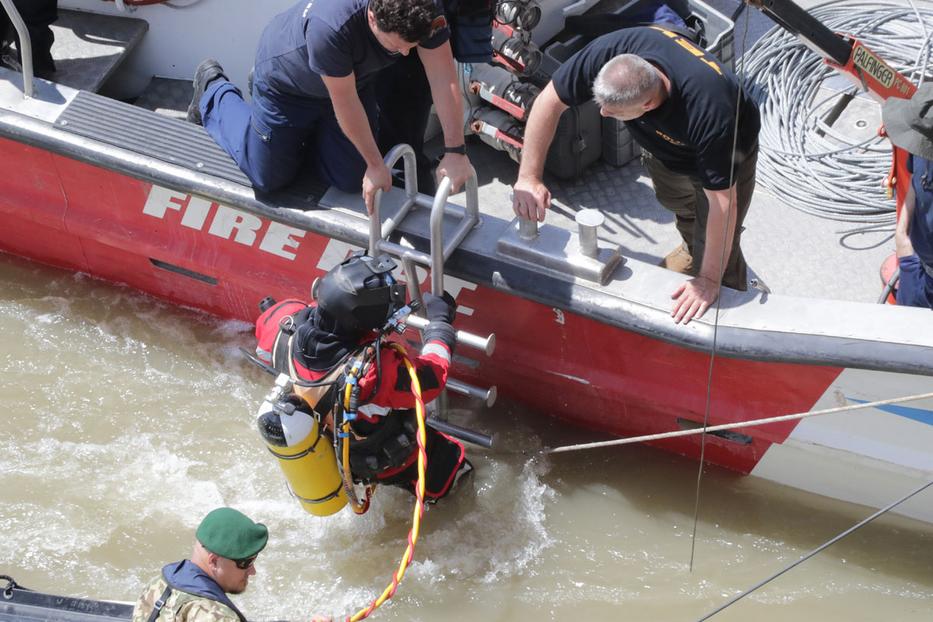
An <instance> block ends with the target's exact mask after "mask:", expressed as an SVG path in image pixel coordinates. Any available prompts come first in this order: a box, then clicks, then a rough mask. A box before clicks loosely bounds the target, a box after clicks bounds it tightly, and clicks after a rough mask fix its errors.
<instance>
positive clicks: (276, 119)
mask: <svg viewBox="0 0 933 622" xmlns="http://www.w3.org/2000/svg"><path fill="white" fill-rule="evenodd" d="M359 95H360V100H361V101H362V102H363V107H364V109H365V110H366V116H367V117H368V118H369V123H370V127H371V128H372V131H373V133H374V134H375V132H376V118H377V107H376V101H375V96H374V94H373V90H372V88H365V89H363V90H362V91H360V93H359ZM200 109H201V118H202V119H203V122H204V129H206V130H207V132H208V134H210V135H211V137H212V138H213V139H214V140H215V141H216V142H217V144H218V145H220V146H221V147H223V149H224V151H226V152H227V153H228V154H230V157H232V158H233V159H234V160H235V161H236V163H237V165H238V166H239V167H240V169H241V170H242V171H243V172H244V173H245V174H246V176H247V177H249V179H250V181H251V182H252V183H253V187H254V188H255V189H256V190H259V191H260V192H272V191H274V190H278V189H280V188H282V187H284V186H286V185H288V184H289V183H291V182H292V181H293V180H294V179H295V178H296V177H298V175H300V174H301V173H302V172H305V173H308V174H312V175H316V176H318V177H319V178H321V179H323V180H324V181H325V182H327V183H328V184H330V185H332V186H336V187H337V188H339V189H340V190H343V191H344V192H358V191H360V189H361V188H362V183H363V174H364V173H365V172H366V162H365V161H364V160H363V157H362V156H361V155H360V154H359V152H358V151H357V149H356V147H354V146H353V143H351V142H350V140H349V139H348V138H347V137H346V136H345V135H344V133H343V130H341V129H340V126H339V125H338V124H337V117H336V116H335V115H334V107H333V104H332V103H331V101H330V100H329V99H321V98H311V97H297V96H294V95H286V94H281V93H276V92H275V91H273V90H272V89H270V88H269V87H268V86H267V85H266V84H265V83H264V82H262V81H259V80H257V81H255V82H254V83H253V101H252V104H247V103H246V101H245V100H244V99H243V95H242V93H241V92H240V90H239V89H238V88H237V87H235V86H234V85H233V84H232V83H231V82H228V81H227V80H224V79H222V78H221V79H217V80H214V81H213V82H211V83H210V84H209V85H208V87H207V88H206V89H205V91H204V95H203V97H201V102H200Z"/></svg>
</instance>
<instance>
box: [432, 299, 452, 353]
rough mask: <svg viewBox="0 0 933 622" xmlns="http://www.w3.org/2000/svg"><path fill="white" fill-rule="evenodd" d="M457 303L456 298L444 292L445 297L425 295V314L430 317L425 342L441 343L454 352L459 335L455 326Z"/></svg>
mask: <svg viewBox="0 0 933 622" xmlns="http://www.w3.org/2000/svg"><path fill="white" fill-rule="evenodd" d="M456 311H457V303H456V302H455V301H454V297H453V296H451V295H450V294H448V293H447V292H444V295H443V296H435V295H434V294H424V312H425V315H426V316H427V317H428V327H427V328H425V329H424V342H425V343H428V342H429V341H432V340H433V341H440V342H441V343H443V344H445V345H446V346H447V347H448V348H450V351H451V353H452V352H453V351H454V345H456V342H457V337H456V335H457V333H456V331H455V330H454V328H453V326H451V324H453V321H454V314H455V313H456Z"/></svg>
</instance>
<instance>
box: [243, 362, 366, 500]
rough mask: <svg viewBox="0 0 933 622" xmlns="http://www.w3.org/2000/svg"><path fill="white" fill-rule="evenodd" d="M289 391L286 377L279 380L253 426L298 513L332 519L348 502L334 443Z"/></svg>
mask: <svg viewBox="0 0 933 622" xmlns="http://www.w3.org/2000/svg"><path fill="white" fill-rule="evenodd" d="M291 388H292V383H291V380H290V379H289V377H288V376H287V375H285V374H281V375H279V377H278V378H277V379H276V381H275V389H273V390H272V393H270V394H269V396H268V397H266V399H265V401H263V403H262V405H261V406H260V407H259V412H258V413H257V418H256V425H257V426H258V427H259V434H260V435H261V436H262V438H263V440H264V441H265V443H266V447H267V448H268V449H269V452H270V453H271V454H272V455H273V456H275V458H276V460H277V461H278V463H279V467H280V468H281V469H282V473H283V474H284V475H285V479H286V480H287V481H288V488H289V490H290V491H291V493H292V495H294V496H295V497H296V498H297V499H298V500H299V501H300V502H301V507H303V508H304V509H305V511H307V512H309V513H310V514H314V515H315V516H330V515H331V514H334V513H336V512H338V511H340V510H341V509H343V506H345V505H346V504H347V501H348V499H347V493H346V491H345V490H344V487H343V480H342V478H341V476H340V471H339V470H338V468H337V457H336V455H335V454H334V446H333V441H332V440H331V438H330V437H329V436H327V435H325V434H324V432H323V430H322V426H321V422H320V421H319V420H318V418H317V417H316V416H315V414H314V412H313V410H312V409H311V407H310V406H309V405H308V403H307V402H305V401H304V400H303V399H302V398H300V397H298V396H297V395H295V394H293V393H291Z"/></svg>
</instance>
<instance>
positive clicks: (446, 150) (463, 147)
mask: <svg viewBox="0 0 933 622" xmlns="http://www.w3.org/2000/svg"><path fill="white" fill-rule="evenodd" d="M444 153H457V154H460V155H466V145H462V144H461V145H457V146H456V147H444Z"/></svg>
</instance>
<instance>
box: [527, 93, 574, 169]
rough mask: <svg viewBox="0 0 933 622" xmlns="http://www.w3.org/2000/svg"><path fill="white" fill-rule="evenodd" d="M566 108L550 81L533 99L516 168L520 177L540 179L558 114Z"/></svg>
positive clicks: (557, 120) (558, 119)
mask: <svg viewBox="0 0 933 622" xmlns="http://www.w3.org/2000/svg"><path fill="white" fill-rule="evenodd" d="M567 108H568V106H567V105H566V104H564V102H562V101H561V100H560V98H559V97H558V96H557V92H556V91H555V90H554V85H553V84H551V83H548V85H547V86H546V87H544V90H543V91H541V94H540V95H538V97H537V99H535V103H534V105H533V106H532V108H531V114H530V115H529V116H528V123H527V124H526V125H525V137H524V143H525V146H524V147H523V148H522V162H521V165H520V166H519V169H518V177H519V178H520V179H532V180H540V179H541V177H542V176H543V175H544V161H545V160H546V159H547V152H548V149H549V148H550V146H551V141H553V140H554V132H556V131H557V124H558V122H559V121H560V115H561V114H562V113H563V112H564V110H566V109H567Z"/></svg>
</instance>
